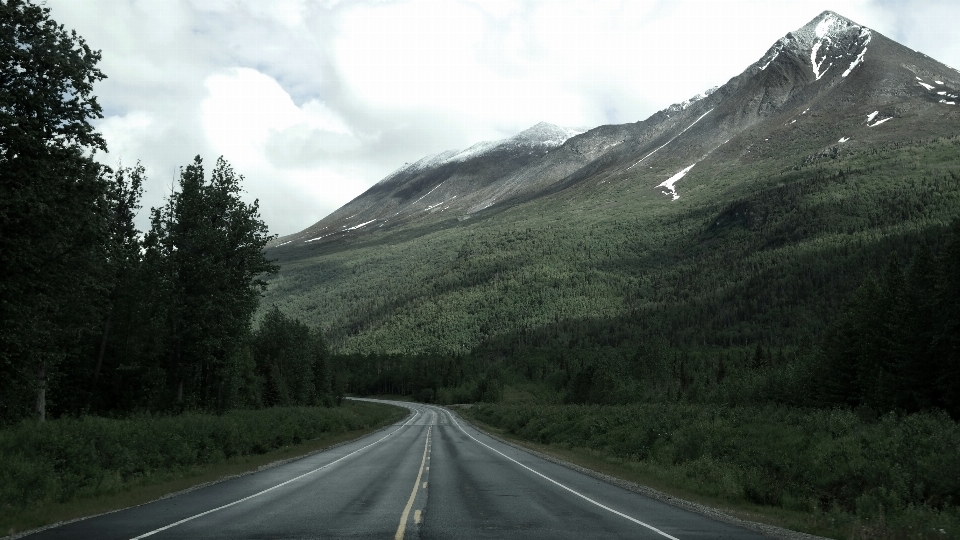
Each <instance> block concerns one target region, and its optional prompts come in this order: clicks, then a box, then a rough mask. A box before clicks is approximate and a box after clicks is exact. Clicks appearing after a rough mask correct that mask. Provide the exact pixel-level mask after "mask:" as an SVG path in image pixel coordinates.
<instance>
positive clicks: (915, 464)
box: [465, 403, 960, 538]
mask: <svg viewBox="0 0 960 540" xmlns="http://www.w3.org/2000/svg"><path fill="white" fill-rule="evenodd" d="M465 414H468V415H470V416H472V417H474V418H476V419H477V420H480V421H482V422H485V423H488V424H490V425H493V426H497V427H499V428H502V429H504V430H506V431H507V432H508V433H510V434H513V435H516V436H518V437H521V438H524V439H528V440H531V441H536V442H540V443H544V444H556V445H561V446H563V447H567V448H569V447H579V448H585V449H590V450H593V451H597V452H600V453H601V455H605V456H608V457H610V458H614V459H618V460H625V461H626V462H628V463H630V462H632V463H637V464H641V465H644V469H645V470H648V471H656V472H657V475H658V476H659V477H661V478H662V479H663V478H665V479H667V480H668V481H669V482H671V483H673V484H675V485H676V487H678V488H682V489H686V490H689V491H693V492H696V493H700V494H703V495H707V496H711V497H718V498H720V499H723V500H728V501H738V502H747V503H753V504H757V505H762V506H771V507H780V508H786V509H788V510H795V511H801V512H809V513H812V514H816V515H821V516H832V517H830V518H829V519H832V520H834V521H835V522H837V523H841V524H843V526H842V527H840V528H839V530H841V533H840V534H842V535H846V536H847V537H858V535H861V534H867V533H869V534H867V536H866V537H871V538H887V537H890V538H926V537H927V536H929V535H934V533H936V535H939V536H930V537H937V538H944V537H949V538H956V537H958V536H960V528H958V527H957V525H958V520H960V511H958V504H960V450H958V449H960V424H958V423H957V422H955V421H953V420H951V419H950V417H949V416H947V415H946V414H944V413H920V414H911V415H898V414H887V415H884V416H882V417H879V418H876V417H875V416H874V415H868V414H863V412H862V411H852V410H842V409H835V410H822V409H798V408H791V407H784V406H766V407H727V406H718V405H692V404H663V403H659V404H633V405H615V406H597V405H526V404H514V405H509V404H492V405H483V406H479V407H476V408H474V409H467V410H465ZM824 519H827V518H824ZM934 525H936V527H933V526H934ZM921 526H926V528H927V529H929V530H925V532H922V533H921V532H920V530H919V529H920V528H922V527H921ZM941 529H943V530H944V531H945V532H944V533H940V530H941ZM865 531H866V532H865ZM910 531H912V532H910ZM944 535H946V536H944Z"/></svg>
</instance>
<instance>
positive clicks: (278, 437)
mask: <svg viewBox="0 0 960 540" xmlns="http://www.w3.org/2000/svg"><path fill="white" fill-rule="evenodd" d="M404 414H405V411H403V410H401V409H398V408H395V407H385V406H382V405H377V404H370V403H351V404H350V405H348V406H343V407H339V408H335V409H324V408H306V407H288V408H280V407H276V408H270V409H263V410H257V411H253V410H234V411H230V412H228V413H226V414H224V415H222V416H214V415H208V414H197V413H186V414H182V415H179V416H149V415H144V416H133V417H130V418H126V419H107V418H97V417H81V418H76V419H73V418H62V419H58V420H51V421H48V422H45V423H43V424H38V423H36V422H31V421H27V422H24V423H22V424H20V425H18V426H15V427H11V428H8V429H5V430H2V431H0V459H2V460H3V463H4V466H3V467H2V468H0V509H2V513H3V514H5V515H10V514H11V513H12V514H16V513H17V512H20V511H23V510H24V509H27V508H30V507H32V506H36V505H41V504H45V503H52V502H65V501H69V500H72V499H75V498H82V497H89V496H95V495H102V494H108V493H117V492H121V491H123V490H125V489H129V488H130V487H133V486H138V485H145V484H149V483H152V482H158V481H163V480H165V479H167V478H169V477H171V476H175V475H178V474H182V473H184V472H186V471H189V470H192V469H194V468H197V467H201V466H203V465H206V464H211V463H216V462H220V461H224V460H226V459H229V458H231V457H234V456H244V455H256V454H264V453H267V452H269V451H271V450H275V449H277V448H281V447H284V446H290V445H297V444H300V443H303V442H306V441H309V440H311V439H315V438H317V437H319V436H321V435H325V434H333V433H344V432H348V431H353V430H358V429H364V428H369V427H372V426H377V425H381V424H383V423H385V422H389V421H393V420H396V419H398V418H400V417H402V416H403V415H404Z"/></svg>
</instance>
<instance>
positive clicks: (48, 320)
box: [0, 0, 110, 423]
mask: <svg viewBox="0 0 960 540" xmlns="http://www.w3.org/2000/svg"><path fill="white" fill-rule="evenodd" d="M49 15H50V10H49V8H44V7H40V6H35V5H33V4H30V3H28V2H24V1H21V0H5V1H3V2H0V73H3V84H0V395H3V396H4V399H3V400H2V401H0V423H5V422H10V421H13V420H15V419H17V418H20V417H22V416H24V415H26V414H30V413H31V412H32V413H34V414H36V415H38V416H39V417H41V418H43V417H44V416H45V414H46V399H45V397H46V391H47V388H48V384H49V382H50V381H51V380H52V379H54V378H55V377H56V374H57V372H58V367H59V365H60V364H61V363H62V362H63V361H64V359H65V358H66V357H67V356H69V355H71V354H72V353H73V352H74V351H73V347H74V345H75V336H77V335H78V334H82V333H84V332H86V331H88V330H90V329H91V328H92V327H94V326H95V325H96V321H97V320H99V318H100V309H99V300H100V298H101V297H102V294H103V289H102V282H101V277H102V276H103V274H104V272H105V264H104V262H105V261H104V257H105V244H106V243H107V240H108V239H107V236H108V234H107V232H106V229H107V227H106V223H107V221H108V220H109V218H110V204H109V201H108V191H109V189H110V186H109V184H110V182H109V179H107V178H105V176H104V175H105V168H103V167H102V166H100V165H99V164H97V163H96V162H95V161H94V160H93V158H92V154H93V153H94V152H95V151H96V150H103V149H105V145H104V142H103V139H102V138H101V137H100V135H99V134H97V133H96V132H95V131H94V130H93V127H92V125H91V124H90V120H92V119H94V118H100V117H101V116H102V115H101V112H100V111H101V109H100V106H99V104H98V103H97V101H96V98H95V97H94V96H92V94H91V91H92V88H93V84H94V83H96V82H97V81H99V80H101V79H103V78H104V76H103V74H102V73H101V72H100V71H99V70H98V69H97V68H96V64H97V62H98V61H99V60H100V54H99V53H98V52H96V51H92V50H91V49H90V48H89V47H88V46H87V44H86V43H85V42H84V40H83V39H82V38H80V37H79V36H77V35H76V33H72V32H67V31H66V30H64V28H63V27H62V26H59V25H57V24H56V22H54V21H52V20H51V19H50V18H49Z"/></svg>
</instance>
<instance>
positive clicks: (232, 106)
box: [48, 0, 960, 234]
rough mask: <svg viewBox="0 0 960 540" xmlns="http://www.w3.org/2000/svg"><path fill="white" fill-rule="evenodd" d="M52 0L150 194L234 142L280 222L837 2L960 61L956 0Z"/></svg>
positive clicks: (701, 80) (588, 121) (711, 65)
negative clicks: (96, 61) (86, 58)
mask: <svg viewBox="0 0 960 540" xmlns="http://www.w3.org/2000/svg"><path fill="white" fill-rule="evenodd" d="M48 3H49V5H50V6H51V7H52V15H53V17H54V19H56V20H57V21H58V22H60V23H62V24H64V25H66V26H67V28H75V29H76V30H77V31H78V32H79V33H80V35H82V36H84V37H85V38H86V39H87V41H88V42H89V44H90V45H91V46H92V47H94V48H95V49H100V50H102V52H103V60H102V61H101V63H100V67H101V69H102V70H103V71H104V72H105V73H106V74H107V75H108V77H109V78H108V79H107V80H105V81H103V82H102V83H100V84H99V85H98V86H97V88H96V92H97V95H98V96H99V99H100V102H101V104H102V105H103V106H104V110H105V114H106V118H104V119H103V120H101V121H100V122H99V123H98V124H97V127H98V129H100V130H101V132H102V133H103V134H104V137H105V138H106V140H107V143H108V145H109V148H110V154H109V155H108V156H104V157H103V159H105V161H106V162H107V163H109V164H116V162H117V161H118V160H122V161H123V163H124V164H132V163H134V162H135V161H137V160H138V159H139V160H142V161H143V163H144V165H145V166H146V167H147V173H148V175H149V176H150V182H149V183H148V184H147V186H146V194H145V198H144V203H145V206H147V207H149V206H158V205H160V204H162V202H163V197H164V196H165V194H166V193H167V188H168V187H169V185H170V184H171V180H172V179H173V178H174V177H175V175H176V171H177V169H178V167H180V166H183V165H186V164H187V163H189V162H190V161H191V160H192V158H193V156H194V155H197V154H200V155H202V156H203V157H204V158H205V162H206V163H208V164H212V163H213V162H214V160H215V159H216V157H217V156H218V155H220V154H223V155H224V156H225V157H226V158H227V159H228V161H230V162H231V163H232V164H233V165H234V167H235V169H236V170H237V171H238V172H240V173H241V174H243V175H244V176H245V178H246V181H245V188H246V190H247V192H248V194H247V196H248V197H249V199H250V200H252V199H253V198H259V199H260V202H261V213H262V216H263V217H264V219H265V221H266V222H267V223H268V225H269V226H270V228H271V230H272V231H273V232H275V233H281V234H287V233H291V232H295V231H297V230H300V229H302V228H304V227H307V226H309V225H311V224H312V223H313V222H315V221H316V220H318V219H320V218H321V217H323V215H325V214H327V213H329V212H331V211H333V210H335V209H336V208H338V207H339V206H341V205H343V204H344V203H346V202H348V201H349V200H350V199H351V198H353V197H355V196H356V195H358V194H359V193H361V192H362V191H364V190H365V189H366V188H367V187H369V186H371V185H373V184H374V183H376V182H377V181H378V180H380V179H381V178H382V177H383V176H385V175H386V174H388V173H389V172H390V171H392V170H394V169H396V168H397V167H398V166H399V165H401V164H402V163H404V162H409V161H416V160H417V159H419V158H420V157H422V156H424V155H426V154H429V153H436V152H440V151H443V150H447V149H454V148H466V147H468V146H470V145H472V144H473V143H475V142H478V141H480V140H489V139H495V138H502V137H507V136H510V135H513V134H515V133H517V132H519V131H521V130H523V129H525V128H527V127H529V126H531V125H533V124H535V123H537V122H539V121H541V120H542V121H547V122H552V123H556V124H560V125H566V126H578V127H592V126H596V125H600V124H605V123H624V122H634V121H637V120H642V119H644V118H646V117H647V116H649V115H650V114H652V113H653V112H655V111H657V110H659V109H661V108H663V107H666V106H667V105H669V104H671V103H675V102H679V101H683V100H684V99H687V98H689V97H690V96H692V95H694V94H696V93H698V92H701V91H703V90H705V89H706V88H709V87H711V86H715V85H719V84H723V83H724V82H726V81H727V80H728V79H729V78H730V77H733V76H735V75H737V74H739V73H740V72H741V71H742V70H743V69H744V68H746V67H747V66H748V65H750V64H751V63H753V62H754V61H756V60H757V59H759V57H760V56H761V55H762V54H763V53H764V52H765V51H766V50H767V48H768V47H769V46H770V45H772V44H773V42H774V41H776V40H777V39H778V38H779V37H781V36H782V35H784V34H786V33H787V32H789V31H792V30H795V29H796V28H798V27H800V26H802V25H803V24H805V23H806V22H807V21H809V20H810V19H812V18H813V17H815V16H816V15H817V14H819V13H820V12H821V11H823V10H825V9H831V10H834V11H837V12H839V13H840V14H842V15H845V16H847V17H849V18H851V19H853V20H854V21H857V22H859V23H861V24H865V25H867V26H870V27H871V28H874V29H875V30H877V31H879V32H881V33H883V34H885V35H887V36H889V37H891V38H893V39H896V40H898V41H901V42H902V43H904V44H906V45H907V46H910V47H912V48H915V49H917V50H920V51H922V52H924V53H926V54H929V55H930V56H933V57H934V58H937V59H938V60H941V61H943V62H945V63H947V64H949V65H953V66H954V67H958V66H960V39H958V37H957V35H956V32H955V29H953V28H952V21H955V20H957V19H958V18H960V4H956V3H950V2H937V1H935V0H922V1H914V2H899V1H896V2H895V1H892V0H835V1H832V2H826V1H821V0H805V1H803V0H801V1H789V2H787V1H777V2H771V1H770V0H740V1H736V2H733V1H727V2H703V1H700V0H687V1H679V0H678V1H674V2H663V1H661V0H635V1H616V0H609V1H608V0H594V1H590V2H587V1H576V0H557V1H550V2H527V1H522V0H516V1H506V0H505V1H500V2H489V1H486V0H442V1H438V0H422V1H421V0H396V1H391V2H382V1H378V0H327V1H324V2H318V1H307V0H282V1H280V0H278V1H272V2H262V1H259V0H177V1H173V0H171V1H164V2H156V1H154V0H89V1H85V2H82V3H81V2H75V1H72V0H48ZM146 215H147V213H146V212H144V213H143V215H142V216H141V218H140V226H141V227H146V226H147V225H148V224H147V219H146Z"/></svg>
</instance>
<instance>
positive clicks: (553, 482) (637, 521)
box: [445, 117, 702, 540]
mask: <svg viewBox="0 0 960 540" xmlns="http://www.w3.org/2000/svg"><path fill="white" fill-rule="evenodd" d="M701 118H702V117H701ZM445 412H446V413H447V415H448V416H449V417H450V420H452V421H453V423H454V424H456V425H457V427H458V428H460V431H462V432H463V434H464V435H466V436H467V437H470V438H471V439H473V440H474V441H475V442H477V443H479V444H482V445H483V446H486V447H487V448H489V449H490V450H493V451H494V452H496V453H498V454H500V455H501V456H503V457H505V458H507V459H509V460H510V461H512V462H514V463H516V464H517V465H519V466H521V467H523V468H524V469H526V470H528V471H530V472H532V473H533V474H535V475H537V476H539V477H541V478H543V479H544V480H547V481H548V482H550V483H552V484H555V485H557V486H558V487H561V488H563V489H565V490H567V491H569V492H570V493H573V494H574V495H576V496H577V497H580V498H581V499H583V500H585V501H587V502H590V503H593V504H595V505H597V506H599V507H600V508H603V509H604V510H606V511H608V512H611V513H614V514H616V515H618V516H620V517H622V518H624V519H627V520H630V521H632V522H634V523H636V524H637V525H642V526H644V527H646V528H648V529H650V530H651V531H653V532H655V533H657V534H659V535H661V536H664V537H666V538H669V539H670V540H680V539H679V538H677V537H676V536H670V535H669V534H667V533H665V532H663V531H661V530H660V529H658V528H656V527H654V526H653V525H649V524H647V523H644V522H642V521H640V520H639V519H636V518H632V517H630V516H628V515H626V514H624V513H623V512H619V511H617V510H614V509H613V508H610V507H609V506H606V505H603V504H601V503H599V502H597V501H595V500H593V499H591V498H590V497H587V496H586V495H584V494H582V493H580V492H578V491H574V490H573V489H571V488H569V487H567V486H565V485H563V484H561V483H560V482H557V481H556V480H554V479H553V478H550V477H549V476H546V475H544V474H543V473H540V472H537V471H535V470H533V469H531V468H530V467H527V466H526V465H524V464H523V463H520V462H519V461H517V460H515V459H513V458H512V457H510V456H508V455H506V454H504V453H503V452H501V451H499V450H497V449H496V448H493V447H492V446H490V445H488V444H486V443H483V442H481V441H479V440H477V438H476V437H474V436H473V435H470V434H469V433H467V430H465V429H463V426H461V425H460V422H457V419H456V418H454V417H453V415H452V414H450V412H449V411H445Z"/></svg>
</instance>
